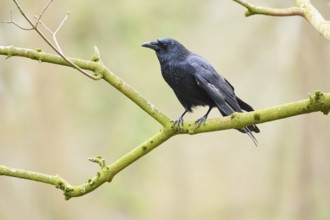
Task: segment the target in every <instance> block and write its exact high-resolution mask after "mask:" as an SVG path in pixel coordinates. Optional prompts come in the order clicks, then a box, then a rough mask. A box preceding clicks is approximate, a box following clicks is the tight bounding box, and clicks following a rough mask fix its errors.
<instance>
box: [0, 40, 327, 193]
mask: <svg viewBox="0 0 330 220" xmlns="http://www.w3.org/2000/svg"><path fill="white" fill-rule="evenodd" d="M0 55H4V56H6V57H7V58H10V57H13V56H19V57H24V58H30V59H33V60H36V61H39V62H47V63H52V64H58V65H63V66H69V67H72V66H71V65H70V64H68V63H67V62H66V61H65V60H64V59H63V58H62V57H60V56H58V55H53V54H49V53H44V52H39V51H36V50H30V49H25V48H17V47H12V46H8V47H5V46H0ZM70 60H72V62H74V63H75V65H77V66H79V67H80V68H82V69H84V70H87V71H92V72H94V74H95V75H100V76H101V77H100V78H102V79H104V80H105V81H106V82H108V83H109V84H111V85H112V86H114V87H115V88H116V89H117V90H119V91H120V92H121V93H123V94H124V95H125V96H127V97H128V98H129V99H131V100H132V101H133V102H134V103H135V104H137V105H138V106H139V107H140V108H141V109H142V110H144V111H145V112H146V113H148V114H149V115H150V116H151V117H153V118H154V119H155V120H157V121H158V122H159V123H160V124H161V125H162V127H163V128H162V130H161V131H159V132H158V133H156V134H155V135H154V136H152V137H151V138H149V139H148V140H146V141H145V142H143V143H141V144H140V145H139V146H137V147H136V148H134V149H133V150H131V151H130V152H128V153H127V154H125V155H123V156H122V157H121V158H119V159H118V160H117V161H115V162H113V163H112V164H110V165H106V164H105V162H104V161H103V160H102V158H96V159H91V161H92V162H97V163H98V164H99V165H100V167H101V170H100V171H98V172H97V174H96V176H94V177H93V178H91V179H88V180H87V181H86V182H85V183H83V184H81V185H78V186H72V185H70V184H69V183H68V182H67V181H66V180H64V179H62V178H61V177H60V176H58V175H47V174H42V173H37V172H33V171H26V170H20V169H15V168H10V167H6V166H2V165H0V175H5V176H12V177H17V178H23V179H28V180H33V181H37V182H43V183H47V184H50V185H54V186H55V187H56V188H59V189H61V190H62V191H63V193H64V195H65V198H66V199H70V198H72V197H78V196H82V195H85V194H87V193H89V192H91V191H93V190H95V189H96V188H98V187H99V186H101V185H102V184H104V183H106V182H110V181H111V180H112V178H113V177H114V176H115V175H116V174H117V173H119V172H120V171H122V170H123V169H125V168H126V167H127V166H129V165H130V164H132V163H134V162H135V161H136V160H138V159H139V158H141V157H143V156H144V155H146V154H148V153H149V152H150V151H152V150H153V149H155V148H156V147H158V146H159V145H160V144H162V143H164V142H165V141H167V140H168V139H169V138H171V137H173V136H175V135H178V134H199V133H203V132H211V131H219V130H225V129H231V128H242V127H245V126H247V125H252V124H259V123H264V122H269V121H274V120H279V119H283V118H287V117H292V116H296V115H300V114H307V113H311V112H318V111H320V112H323V113H324V114H328V113H329V111H330V93H321V92H320V91H316V92H315V93H314V94H313V95H311V96H310V97H309V98H308V99H304V100H300V101H296V102H292V103H288V104H284V105H280V106H275V107H270V108H266V109H262V110H258V111H254V112H248V113H236V114H233V115H231V116H228V117H223V118H218V119H211V120H208V121H207V123H206V124H205V125H202V126H200V127H199V128H196V125H195V122H194V121H190V122H186V123H185V124H184V126H183V127H181V128H180V129H179V130H177V129H176V126H173V123H172V121H171V120H170V119H169V118H168V117H167V116H166V115H164V114H163V113H162V112H160V111H159V110H158V109H157V108H156V107H155V106H154V105H152V104H151V103H150V102H148V101H147V100H146V99H144V98H143V97H142V96H141V95H140V94H139V93H138V92H137V91H135V90H134V89H132V88H131V87H130V86H129V85H128V84H126V83H125V82H124V81H123V80H121V79H120V78H119V77H117V76H116V75H114V74H113V73H112V72H111V71H110V70H109V69H108V68H107V67H106V66H105V65H104V64H102V63H101V62H99V61H97V62H95V61H89V60H81V59H75V58H70ZM96 60H97V59H96Z"/></svg>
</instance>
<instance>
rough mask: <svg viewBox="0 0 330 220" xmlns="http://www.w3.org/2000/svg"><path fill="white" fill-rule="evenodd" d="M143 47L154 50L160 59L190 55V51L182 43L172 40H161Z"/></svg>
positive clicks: (145, 44)
mask: <svg viewBox="0 0 330 220" xmlns="http://www.w3.org/2000/svg"><path fill="white" fill-rule="evenodd" d="M142 47H147V48H150V49H152V50H154V51H155V52H156V54H157V56H158V58H160V59H163V58H166V57H168V56H171V58H180V57H183V56H184V55H188V54H189V51H188V50H187V49H186V48H185V47H184V46H183V45H182V44H181V43H180V42H178V41H177V40H175V39H172V38H159V39H157V40H155V41H150V42H146V43H144V44H142Z"/></svg>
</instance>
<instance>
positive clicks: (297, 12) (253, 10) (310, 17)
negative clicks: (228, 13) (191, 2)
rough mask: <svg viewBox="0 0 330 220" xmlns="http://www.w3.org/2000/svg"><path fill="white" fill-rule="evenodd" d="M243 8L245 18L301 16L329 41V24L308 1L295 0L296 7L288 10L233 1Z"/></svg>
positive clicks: (242, 0) (239, 0) (237, 0)
mask: <svg viewBox="0 0 330 220" xmlns="http://www.w3.org/2000/svg"><path fill="white" fill-rule="evenodd" d="M233 1H234V2H237V3H238V4H240V5H242V6H244V7H245V8H246V9H247V11H246V12H245V16H247V17H248V16H251V15H256V14H260V15H269V16H301V17H304V18H305V19H306V20H307V21H308V22H309V23H311V24H312V25H313V27H314V28H315V29H316V30H317V31H318V32H320V33H321V34H322V35H323V37H324V38H325V39H327V40H328V41H330V24H329V21H326V20H325V19H324V18H323V16H322V15H321V14H320V12H319V11H318V10H317V9H316V8H315V7H314V6H313V5H312V3H311V2H310V1H309V0H296V6H295V7H290V8H268V7H261V6H255V5H253V4H251V3H249V2H247V1H245V0H233Z"/></svg>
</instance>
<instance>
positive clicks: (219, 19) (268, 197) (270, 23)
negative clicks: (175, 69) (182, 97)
mask: <svg viewBox="0 0 330 220" xmlns="http://www.w3.org/2000/svg"><path fill="white" fill-rule="evenodd" d="M21 2H22V3H21V4H22V7H23V8H24V9H25V10H26V13H27V14H28V15H29V16H30V17H33V15H36V14H39V12H40V11H41V10H42V8H43V7H44V5H45V4H46V2H47V1H46V0H43V1H40V0H30V1H28V2H27V1H21ZM251 2H253V3H255V4H259V5H265V2H264V1H261V0H259V1H257V0H253V1H252V0H251ZM313 3H314V4H315V6H316V7H317V8H318V9H319V10H320V11H321V13H322V14H323V15H324V16H325V18H329V16H330V12H329V11H330V10H329V9H330V8H329V4H330V1H314V2H313ZM267 4H269V5H267V6H270V7H289V6H292V5H294V4H295V2H294V1H286V0H276V1H268V2H267ZM10 11H12V15H13V19H14V20H15V21H17V22H18V23H20V24H22V25H25V24H26V22H24V20H23V19H22V16H21V15H20V14H19V13H18V11H17V9H16V7H15V5H14V3H13V2H12V1H10V0H6V1H1V2H0V20H1V21H6V20H9V19H10ZM67 11H70V13H71V14H70V16H69V19H68V20H67V22H66V23H65V25H64V26H63V27H62V29H61V30H60V32H59V33H58V36H57V37H58V40H59V42H60V44H61V46H62V49H63V51H64V53H65V54H66V55H67V56H70V57H77V58H81V59H90V57H92V56H93V55H94V49H93V47H94V45H97V46H98V48H99V50H100V52H101V56H102V59H103V62H104V63H105V64H106V65H107V66H108V67H109V68H110V70H112V71H113V72H114V73H115V74H116V75H118V76H119V77H120V78H122V79H123V80H125V81H126V82H127V83H128V84H129V85H131V86H132V87H133V88H134V89H136V90H137V91H139V93H140V94H142V95H143V96H144V97H145V98H146V99H148V100H149V101H150V102H151V103H153V104H154V105H155V106H157V107H158V108H159V109H160V110H161V111H162V112H164V113H165V114H166V115H168V116H169V117H171V118H172V119H176V118H177V117H178V116H179V115H180V114H181V113H182V111H183V108H182V106H181V105H180V103H179V102H178V101H177V99H176V97H175V96H174V94H173V92H172V91H171V89H170V88H169V87H168V86H167V85H166V83H165V82H164V80H163V79H162V77H161V74H160V68H159V63H158V60H157V59H156V56H155V54H154V53H153V52H152V51H151V50H147V49H145V48H142V47H141V46H140V45H141V44H142V43H143V42H145V41H150V40H154V39H156V38H159V37H165V36H168V37H173V38H176V39H178V40H179V41H181V42H182V43H183V44H184V45H186V47H187V48H189V49H190V50H191V51H193V52H196V53H198V54H200V55H202V56H203V57H205V58H206V59H208V60H209V61H210V62H211V63H212V65H213V66H214V67H215V68H216V69H217V70H218V71H219V73H221V74H222V75H224V76H225V77H226V78H227V79H228V80H229V81H230V82H231V83H232V84H233V85H234V86H235V88H236V93H237V95H238V96H239V97H241V98H242V99H243V100H245V101H247V102H248V103H250V104H251V105H252V106H253V107H254V108H255V109H261V108H267V107H270V106H275V105H279V104H284V103H287V102H292V101H296V100H300V99H304V98H307V97H308V95H309V94H313V93H314V91H315V90H317V89H319V90H321V91H323V92H330V89H329V88H330V87H329V85H330V77H329V70H330V62H329V58H330V44H329V42H327V41H326V40H325V39H324V38H323V37H322V36H321V35H320V34H319V33H318V32H317V31H316V30H314V28H313V27H312V26H311V25H310V24H309V23H307V22H306V21H305V20H304V19H302V18H300V17H286V18H273V17H266V16H258V15H256V16H252V17H249V18H246V17H244V12H245V9H244V8H243V7H242V6H240V5H238V4H236V3H234V2H233V1H225V0H203V1H202V0H190V1H188V0H182V1H175V0H166V1H165V0H160V1H147V0H140V1H129V0H110V1H105V0H102V1H101V0H97V1H92V0H87V1H78V0H70V1H63V0H56V1H54V3H53V4H52V5H51V7H50V8H49V9H48V11H47V13H46V14H45V15H44V17H43V21H44V22H45V23H47V24H48V25H49V27H50V28H51V29H53V30H55V29H56V28H57V26H58V24H59V23H60V22H61V20H62V19H63V17H64V16H65V14H66V12H67ZM0 45H3V46H8V45H14V46H17V47H25V48H31V49H36V48H42V49H43V51H46V52H51V53H53V51H51V50H50V49H49V47H48V46H47V45H46V44H45V43H44V42H43V41H42V40H41V39H40V37H39V36H37V34H36V33H34V32H33V31H22V30H20V29H18V28H17V27H15V26H14V25H9V24H4V23H0ZM205 111H206V109H205V108H198V109H196V111H195V112H194V113H193V114H189V115H188V116H187V117H186V120H194V119H197V118H199V117H200V116H201V115H203V114H204V113H205ZM212 117H219V113H218V112H217V111H216V110H213V111H212V115H211V118H212ZM329 125H330V118H329V116H327V117H326V116H324V115H323V114H322V113H314V114H308V115H302V116H297V117H293V118H288V119H285V120H279V121H274V122H270V123H265V124H261V125H259V128H260V129H261V133H260V134H258V135H256V137H257V139H258V141H259V146H258V147H254V145H253V143H252V141H251V140H250V139H249V138H248V136H247V135H243V134H241V133H239V132H237V131H236V130H227V131H222V132H213V133H207V134H200V135H194V136H189V135H181V136H176V137H174V138H172V139H170V140H169V141H167V142H166V143H164V144H163V145H161V146H159V147H158V148H157V149H156V150H154V151H153V152H150V154H148V155H147V156H145V157H144V158H142V159H140V160H139V161H137V162H135V163H134V164H133V165H131V166H129V167H128V168H127V169H125V170H124V171H123V172H121V173H119V174H118V175H117V176H116V177H115V178H114V180H113V182H112V183H110V184H105V185H103V186H101V187H100V188H98V189H97V190H96V191H94V192H92V193H90V194H88V195H85V196H83V197H80V198H73V199H71V200H69V201H65V200H64V198H63V195H62V192H61V191H59V190H57V189H55V187H52V186H49V185H45V184H41V183H37V182H32V181H26V180H21V179H16V178H11V177H5V176H1V177H0V195H1V196H0V219H4V220H15V219H34V220H44V219H62V220H65V219H79V220H88V219H101V220H102V219H119V220H126V219H127V220H130V219H141V220H142V219H143V220H148V219H160V220H162V219H164V220H165V219H174V220H176V219H193V220H194V219H196V220H197V219H210V220H213V219H214V220H216V219H228V220H236V219H245V220H249V219H251V220H252V219H253V220H255V219H281V220H286V219H290V220H292V219H299V220H305V219H329V218H330V209H329V204H330V162H329V161H330V147H329V146H330V138H329V135H330V130H329ZM160 128H161V127H160V125H159V124H158V123H157V122H156V121H154V120H153V119H152V118H151V117H149V116H148V115H147V114H146V113H145V112H143V111H142V110H141V109H139V108H138V107H137V106H136V105H135V104H133V103H132V102H131V101H130V100H128V99H127V98H126V97H125V96H123V95H122V94H121V93H119V92H118V91H116V90H115V89H113V88H112V87H111V86H110V85H108V84H107V83H106V82H104V81H92V80H90V79H89V78H87V77H85V76H83V75H82V74H81V73H79V72H77V71H75V70H73V69H72V68H67V67H63V66H56V65H52V64H47V63H38V62H36V61H33V60H29V59H24V58H18V57H12V58H10V59H5V57H1V58H0V152H1V153H0V164H2V165H6V166H9V167H14V168H21V169H26V170H33V171H39V172H43V173H47V174H59V175H60V176H62V177H63V178H64V179H66V180H67V181H69V182H70V183H71V184H73V185H77V184H81V183H83V182H84V181H86V180H87V179H88V178H90V177H92V176H94V175H95V173H96V172H97V171H98V169H99V167H98V166H97V165H96V164H93V163H91V162H89V161H87V158H88V157H93V156H96V155H102V156H103V157H104V158H105V159H106V160H107V162H108V163H111V162H113V161H114V160H116V159H118V158H119V157H120V156H122V155H123V154H125V153H126V152H128V151H129V150H131V149H133V148H134V147H136V146H137V145H138V144H140V143H141V142H143V141H144V140H146V139H147V138H149V137H150V136H152V135H153V134H155V133H156V132H157V131H158V130H159V129H160Z"/></svg>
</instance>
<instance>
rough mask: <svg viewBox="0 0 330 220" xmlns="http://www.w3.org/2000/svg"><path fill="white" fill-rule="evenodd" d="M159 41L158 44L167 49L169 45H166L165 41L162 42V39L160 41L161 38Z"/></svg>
mask: <svg viewBox="0 0 330 220" xmlns="http://www.w3.org/2000/svg"><path fill="white" fill-rule="evenodd" d="M157 42H158V45H159V46H160V47H161V48H163V49H166V47H167V45H166V44H165V43H164V42H162V41H160V40H157Z"/></svg>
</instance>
